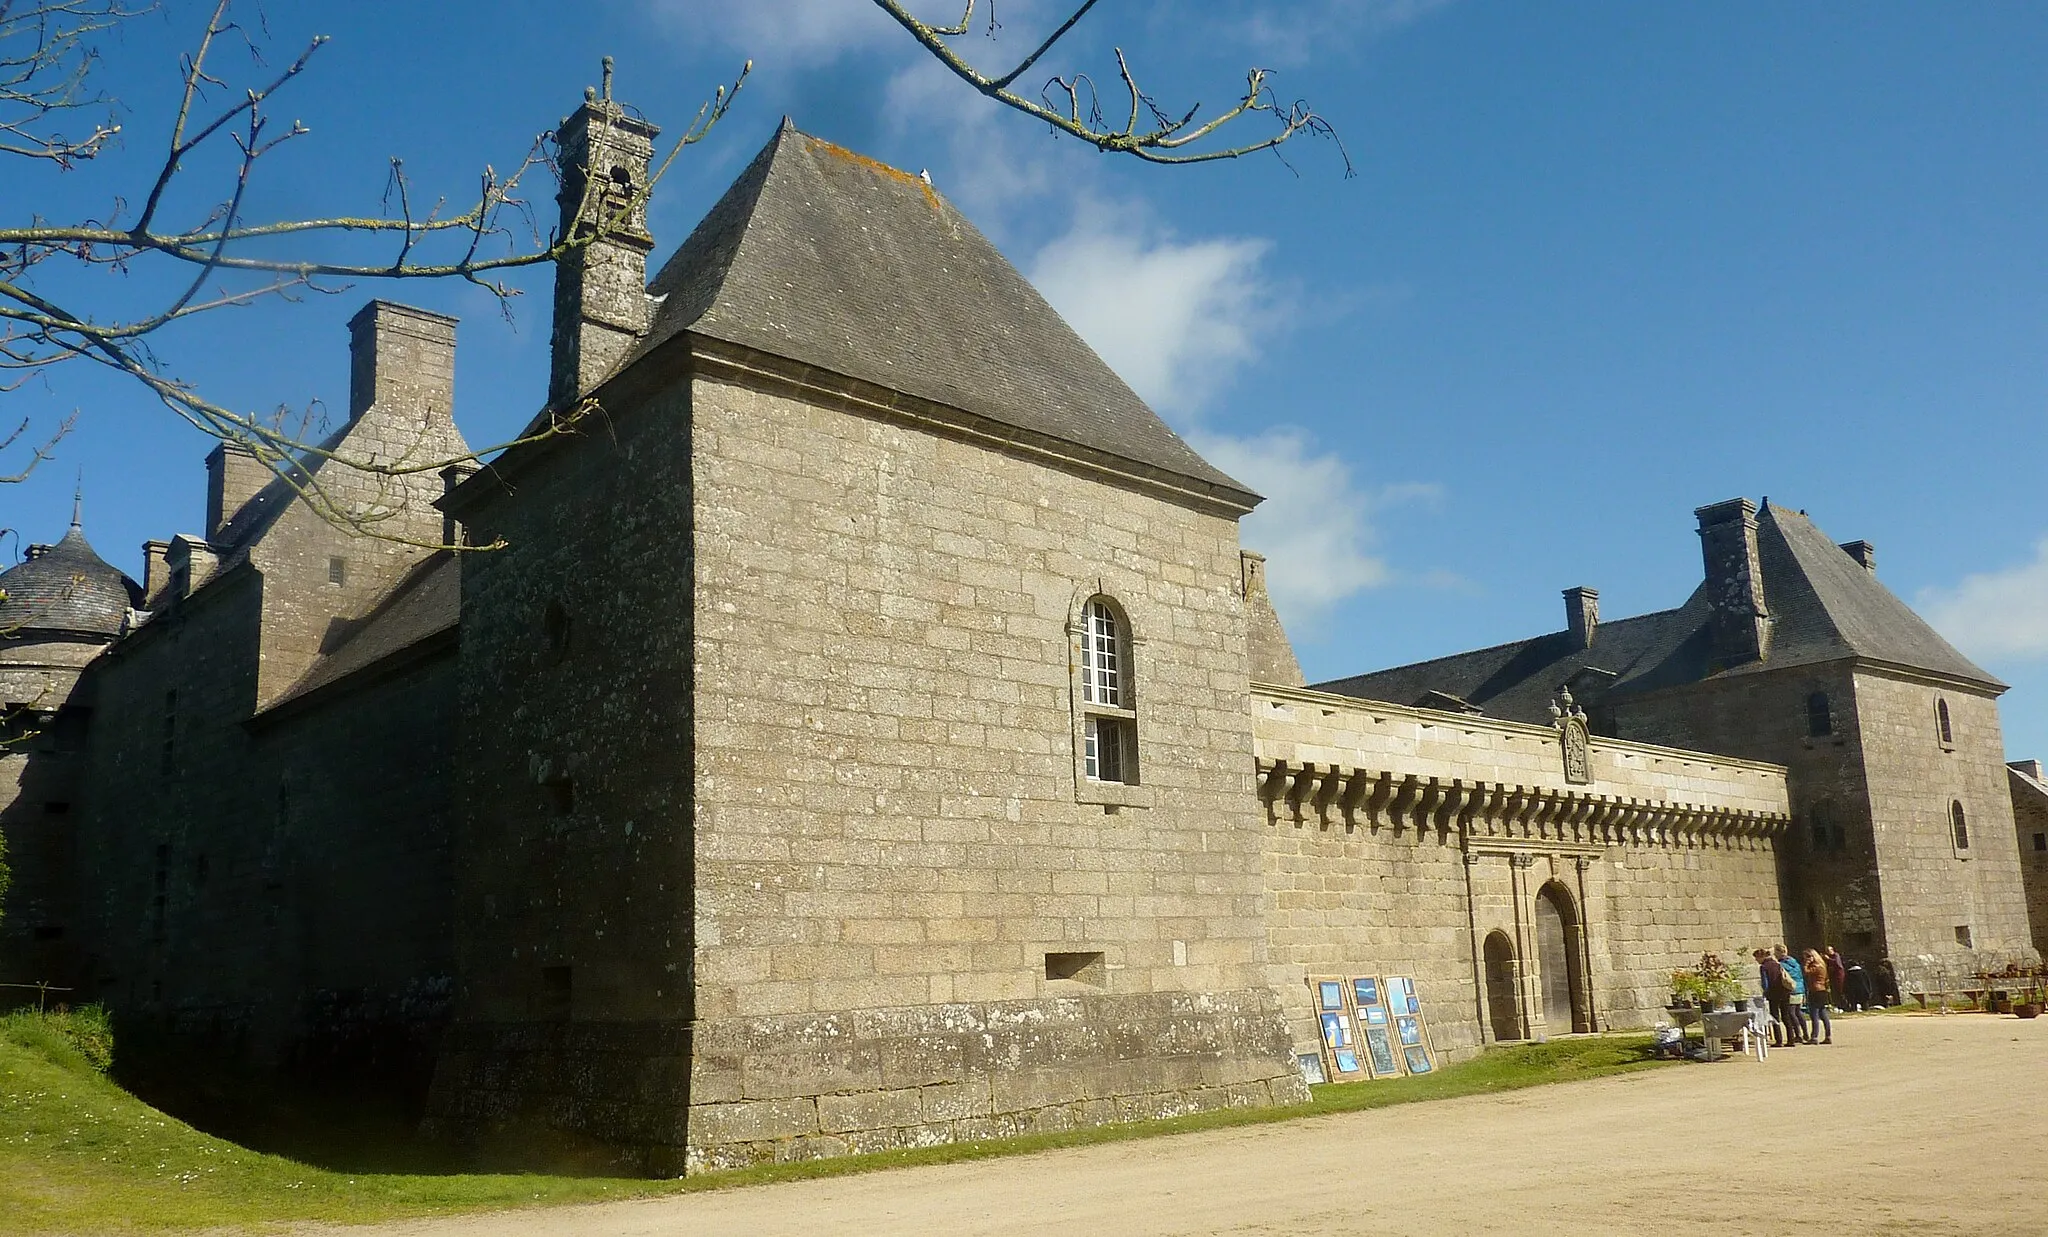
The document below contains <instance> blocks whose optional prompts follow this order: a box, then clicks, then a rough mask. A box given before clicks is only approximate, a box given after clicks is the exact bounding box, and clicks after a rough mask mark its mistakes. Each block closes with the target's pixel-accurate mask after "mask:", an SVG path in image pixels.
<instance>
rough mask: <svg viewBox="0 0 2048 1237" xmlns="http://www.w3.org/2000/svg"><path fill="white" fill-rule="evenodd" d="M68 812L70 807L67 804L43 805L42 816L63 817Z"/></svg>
mask: <svg viewBox="0 0 2048 1237" xmlns="http://www.w3.org/2000/svg"><path fill="white" fill-rule="evenodd" d="M70 811H71V805H70V804H68V803H45V804H44V805H43V815H45V816H65V815H68V814H69V813H70Z"/></svg>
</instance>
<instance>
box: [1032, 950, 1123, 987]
mask: <svg viewBox="0 0 2048 1237" xmlns="http://www.w3.org/2000/svg"><path fill="white" fill-rule="evenodd" d="M1108 974H1109V971H1108V968H1107V967H1106V966H1104V965H1103V961H1102V951H1101V950H1096V951H1095V952H1093V953H1049V954H1047V955H1045V977H1046V978H1047V979H1065V980H1071V981H1073V982H1074V983H1078V984H1086V985H1088V986H1089V987H1091V988H1100V987H1102V986H1103V981H1104V980H1106V979H1107V978H1108Z"/></svg>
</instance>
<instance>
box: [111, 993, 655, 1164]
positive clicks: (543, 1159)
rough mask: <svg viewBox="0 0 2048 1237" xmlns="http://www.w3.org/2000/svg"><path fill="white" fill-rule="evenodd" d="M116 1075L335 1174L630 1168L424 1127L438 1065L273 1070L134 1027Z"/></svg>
mask: <svg viewBox="0 0 2048 1237" xmlns="http://www.w3.org/2000/svg"><path fill="white" fill-rule="evenodd" d="M111 1077H112V1078H113V1080H114V1081H115V1082H117V1083H119V1084H120V1085H121V1087H122V1088H123V1089H125V1090H127V1091H128V1092H129V1093H130V1094H131V1095H133V1096H135V1097H136V1098H137V1099H139V1100H141V1101H143V1102H144V1103H146V1104H148V1105H149V1106H150V1107H152V1108H155V1109H157V1110H158V1111H160V1112H163V1113H166V1114H168V1115H170V1116H172V1117H176V1118H177V1119H178V1120H180V1121H182V1122H184V1123H185V1124H187V1125H189V1126H191V1127H192V1128H194V1129H196V1130H198V1131H200V1132H201V1133H205V1134H210V1135H212V1136H213V1137H215V1138H219V1139H223V1140H225V1141H227V1142H230V1143H233V1144H235V1145H236V1146H238V1147H243V1148H246V1149H247V1150H250V1151H255V1152H260V1153H262V1154H264V1155H273V1156H280V1157H282V1158H284V1159H288V1160H293V1161H296V1162H297V1163H300V1164H304V1165H306V1166H308V1167H311V1168H318V1169H323V1170H326V1171H328V1172H335V1173H345V1174H379V1175H404V1176H422V1177H452V1176H468V1175H473V1174H480V1173H485V1174H487V1173H514V1174H520V1173H540V1174H545V1175H548V1176H552V1177H618V1176H621V1175H622V1172H621V1169H620V1166H619V1163H618V1161H617V1158H616V1152H614V1151H610V1150H608V1149H606V1148H605V1147H603V1146H602V1145H600V1144H596V1143H587V1144H580V1145H579V1144H577V1143H574V1142H571V1141H569V1140H567V1139H563V1138H552V1137H549V1138H536V1139H531V1140H517V1139H512V1138H506V1139H501V1140H498V1141H496V1142H493V1143H491V1144H489V1145H488V1146H485V1147H468V1146H461V1145H457V1144H455V1143H452V1142H449V1141H446V1140H443V1139H435V1138H429V1137H426V1136H424V1135H422V1134H421V1133H420V1122H421V1118H422V1117H423V1115H424V1113H425V1109H426V1093H427V1084H428V1082H429V1081H430V1080H431V1074H430V1072H429V1071H428V1070H427V1069H411V1070H406V1069H398V1070H389V1069H387V1070H383V1071H377V1070H366V1069H354V1070H350V1069H343V1070H336V1071H330V1072H326V1073H322V1072H319V1071H314V1070H308V1069H299V1070H273V1069H263V1068H259V1067H256V1066H253V1065H249V1064H246V1063H243V1062H238V1061H235V1060H231V1059H226V1058H224V1057H223V1056H222V1055H220V1054H218V1053H215V1052H210V1051H208V1050H207V1049H206V1048H205V1047H203V1046H201V1045H198V1044H195V1043H193V1042H191V1041H187V1040H181V1039H178V1038H175V1037H170V1036H166V1035H162V1034H157V1033H153V1032H151V1031H150V1030H149V1029H147V1028H130V1027H123V1028H122V1031H121V1037H120V1047H119V1050H118V1051H117V1052H116V1054H115V1061H114V1068H113V1070H112V1071H111Z"/></svg>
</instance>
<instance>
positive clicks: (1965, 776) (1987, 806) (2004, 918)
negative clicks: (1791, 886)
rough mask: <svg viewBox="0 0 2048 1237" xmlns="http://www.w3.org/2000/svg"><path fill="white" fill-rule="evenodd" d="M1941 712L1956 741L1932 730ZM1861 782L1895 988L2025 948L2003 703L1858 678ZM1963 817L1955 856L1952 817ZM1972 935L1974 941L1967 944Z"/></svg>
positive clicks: (1922, 685)
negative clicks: (1959, 809)
mask: <svg viewBox="0 0 2048 1237" xmlns="http://www.w3.org/2000/svg"><path fill="white" fill-rule="evenodd" d="M1937 701H1941V702H1945V703H1946V704H1947V706H1948V711H1949V719H1950V738H1951V740H1952V741H1951V742H1949V743H1946V744H1944V743H1943V742H1942V741H1941V739H1940V736H1939V734H1938V731H1937V723H1936V705H1937ZM1856 707H1857V712H1858V714H1859V715H1860V716H1861V718H1862V729H1863V746H1864V752H1865V765H1866V769H1867V774H1866V776H1867V777H1868V779H1869V783H1870V799H1871V807H1872V815H1873V816H1874V818H1875V823H1876V838H1877V853H1878V867H1879V870H1880V872H1881V873H1882V881H1883V886H1884V900H1885V943H1886V945H1887V946H1888V947H1889V949H1890V952H1891V957H1892V961H1893V963H1894V964H1895V965H1896V966H1897V967H1898V971H1899V979H1900V983H1901V985H1911V984H1913V983H1928V982H1935V981H1936V979H1937V977H1938V976H1939V974H1941V973H1944V972H1946V973H1962V972H1969V971H1975V970H1980V969H1985V968H1986V967H1987V966H1994V965H2003V964H2004V963H2005V962H2006V961H2007V960H2009V958H2010V956H2011V955H2013V954H2017V953H2020V952H2023V951H2026V950H2029V949H2031V948H2032V944H2033V941H2032V932H2031V930H2030V928H2029V926H2028V923H2027V914H2026V893H2025V889H2024V887H2023V885H2022V883H2021V880H2020V855H2019V849H2018V844H2017V829H2016V826H2015V824H2014V819H2013V806H2012V797H2011V791H2010V788H2009V785H2008V778H2007V770H2006V767H2005V739H2004V736H2003V734H2002V733H2001V732H2000V728H1999V724H1998V703H1997V700H1996V699H1995V698H1993V697H1991V696H1989V695H1986V694H1980V693H1976V692H1965V691H1962V690H1959V689H1957V688H1955V687H1946V686H1938V685H1935V684H1931V683H1927V682H1924V681H1920V680H1915V679H1908V678H1904V677H1894V676H1891V675H1884V674H1879V673H1874V672H1871V671H1863V672H1859V673H1858V674H1857V676H1856ZM1954 803H1960V804H1962V806H1963V812H1964V820H1965V823H1966V826H1967V832H1968V840H1969V846H1968V847H1967V848H1958V847H1957V846H1956V845H1955V839H1954V837H1953V834H1952V828H1951V820H1950V808H1951V805H1952V804H1954ZM1965 931H1966V932H1967V934H1968V937H1969V941H1968V943H1967V944H1965V943H1964V942H1963V939H1962V936H1963V933H1964V932H1965Z"/></svg>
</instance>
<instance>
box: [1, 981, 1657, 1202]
mask: <svg viewBox="0 0 2048 1237" xmlns="http://www.w3.org/2000/svg"><path fill="white" fill-rule="evenodd" d="M1648 1042H1649V1041H1648V1037H1646V1036H1605V1037H1599V1038H1589V1039H1573V1040H1562V1041H1558V1042H1555V1043H1551V1044H1540V1045H1528V1046H1524V1047H1518V1048H1509V1049H1498V1050H1495V1051H1493V1052H1489V1053H1487V1054H1486V1055H1484V1056H1483V1057H1481V1058H1479V1059H1478V1060H1475V1061H1469V1062H1466V1063H1464V1064H1461V1065H1455V1066H1451V1067H1448V1068H1445V1069H1441V1070H1438V1071H1437V1072H1435V1073H1432V1074H1427V1075H1423V1076H1421V1077H1416V1078H1402V1079H1396V1080H1390V1081H1386V1082H1362V1083H1342V1084H1332V1085H1329V1086H1323V1087H1317V1088H1315V1094H1314V1097H1313V1099H1312V1101H1311V1102H1310V1103H1308V1104H1304V1105H1298V1106H1295V1107H1291V1108H1278V1109H1274V1108H1267V1109H1230V1110H1224V1111H1219V1112H1206V1113H1196V1114H1191V1115H1189V1116H1185V1117H1177V1118H1172V1119H1169V1120H1165V1121H1152V1122H1145V1123H1142V1124H1133V1125H1114V1126H1097V1127H1093V1128H1089V1129H1080V1130H1062V1131H1058V1132H1049V1133H1044V1134H1032V1135H1026V1136H1023V1137H1018V1138H1008V1139H1001V1140H996V1141H991V1142H985V1143H963V1144H952V1145H947V1146H939V1147H922V1148H915V1149H908V1150H902V1151H888V1152H879V1153H876V1154H872V1155H859V1156H847V1157H843V1158H840V1159H834V1160H817V1161H809V1162H805V1163H798V1164H770V1165H761V1166H759V1167H756V1168H749V1169H741V1170H738V1171H734V1172H725V1173H711V1174H706V1175H704V1176H700V1177H691V1178H688V1179H686V1180H682V1181H642V1180H632V1179H620V1178H602V1177H574V1176H550V1175H544V1174H482V1173H448V1174H403V1173H349V1172H335V1171H330V1170H327V1169H323V1168H318V1167H314V1166H311V1165H307V1164H302V1163H299V1162H297V1161H294V1160H290V1159H286V1158H283V1157H281V1156H273V1155H265V1154H262V1153H260V1152H255V1151H250V1150H247V1149H246V1148H243V1147H239V1146H236V1145H235V1144H233V1143H230V1142H226V1141H224V1140H222V1139H218V1138H214V1137H212V1136H211V1135H208V1134H204V1133H201V1132H200V1131H198V1130H195V1129H193V1128H192V1127H190V1126H188V1125H186V1124H184V1123H183V1122H180V1121H178V1120H176V1119H174V1118H171V1117H169V1116H166V1115H165V1114H163V1113H161V1112H158V1111H157V1110H156V1109H153V1108H150V1107H149V1106H148V1105H146V1104H144V1103H142V1102H141V1101H140V1100H138V1099H136V1098H135V1097H134V1096H132V1095H130V1094H128V1093H127V1092H126V1091H123V1090H122V1089H121V1088H120V1087H118V1086H116V1085H115V1084H114V1083H113V1082H111V1081H109V1080H108V1079H106V1078H105V1077H103V1076H102V1075H101V1074H100V1073H99V1072H98V1070H97V1069H95V1068H94V1067H93V1065H92V1063H91V1062H89V1061H87V1060H86V1058H85V1057H84V1056H82V1055H80V1053H79V1052H78V1051H77V1049H76V1048H75V1047H74V1046H73V1045H72V1044H71V1043H70V1042H69V1041H67V1040H65V1039H63V1038H62V1037H59V1036H50V1035H46V1034H39V1033H37V1032H35V1031H34V1029H33V1028H29V1029H26V1030H25V1029H24V1028H23V1027H19V1026H14V1025H12V1024H11V1023H7V1022H0V1215H4V1216H6V1217H7V1218H6V1220H5V1222H4V1224H5V1227H6V1228H7V1229H8V1231H10V1232H29V1233H116V1232H150V1231H165V1230H176V1229H194V1228H244V1227H255V1226H258V1225H264V1224H270V1223H276V1222H279V1221H323V1220H324V1221H340V1222H355V1223H362V1222H368V1221H375V1220H383V1219H396V1218H400V1217H406V1216H421V1215H433V1214H441V1213H449V1212H457V1211H478V1210H489V1209H495V1208H508V1207H525V1206H534V1205H539V1204H549V1203H566V1202H588V1201H596V1200H602V1199H618V1198H631V1197H640V1196H645V1195H650V1194H669V1193H680V1192H688V1191H696V1190H706V1189H723V1188H729V1187H732V1186H740V1185H759V1184H766V1183H769V1182H776V1181H792V1180H800V1179H806V1178H815V1177H828V1176H840V1175H844V1174H848V1173H860V1172H872V1171H875V1170H877V1169H885V1168H898V1167H908V1166H911V1165H926V1164H947V1163H958V1162H962V1161H968V1160H980V1159H988V1158H991V1157H994V1156H1002V1155H1016V1154H1020V1153H1025V1152H1032V1151H1045V1150H1052V1149H1056V1148H1064V1147H1084V1146H1091V1145H1095V1144H1099V1143H1106V1142H1116V1141H1121V1140H1124V1139H1131V1138H1149V1137H1156V1136H1161V1135H1167V1134H1181V1133H1188V1132H1191V1131H1195V1130H1212V1129H1224V1128H1230V1127H1235V1126H1245V1125H1259V1124H1265V1123H1268V1122H1273V1121H1286V1120H1293V1119H1297V1118H1301V1117H1307V1116H1318V1115H1325V1114H1334V1113H1344V1112H1357V1111H1360V1110H1363V1109H1368V1108H1383V1107H1388V1106H1390V1105H1395V1104H1408V1103H1416V1102H1419V1101H1425V1100H1437V1099H1448V1098H1451V1097H1454V1096H1461V1095H1475V1094H1485V1093H1489V1092H1496V1091H1508V1090H1516V1089H1519V1088H1523V1087H1531V1086H1541V1085H1544V1084H1547V1083H1554V1082H1565V1081H1571V1080H1575V1079H1584V1078H1595V1077H1600V1076H1603V1075H1609V1074H1618V1073H1627V1072H1633V1071H1637V1070H1644V1069H1653V1068H1656V1067H1658V1066H1659V1065H1660V1064H1665V1063H1662V1062H1656V1061H1651V1060H1648V1059H1646V1058H1647V1052H1646V1049H1647V1045H1648Z"/></svg>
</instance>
